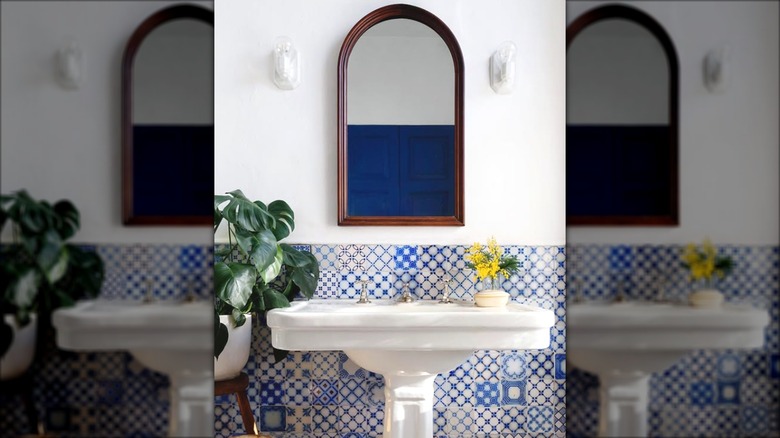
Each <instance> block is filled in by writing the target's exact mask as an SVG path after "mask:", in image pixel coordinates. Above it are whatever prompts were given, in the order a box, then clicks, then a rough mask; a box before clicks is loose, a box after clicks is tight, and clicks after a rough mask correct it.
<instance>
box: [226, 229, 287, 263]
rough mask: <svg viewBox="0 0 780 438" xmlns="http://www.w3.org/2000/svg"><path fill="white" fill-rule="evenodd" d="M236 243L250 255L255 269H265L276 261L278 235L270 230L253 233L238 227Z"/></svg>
mask: <svg viewBox="0 0 780 438" xmlns="http://www.w3.org/2000/svg"><path fill="white" fill-rule="evenodd" d="M236 243H238V247H239V248H241V250H242V252H243V253H244V254H246V255H248V256H249V258H250V260H251V262H252V264H253V265H255V269H257V270H258V271H259V272H262V271H264V270H265V269H266V268H267V267H268V266H270V265H271V264H273V263H274V258H275V257H276V253H277V251H278V248H277V243H276V237H274V233H272V232H271V231H270V230H263V231H260V232H257V233H252V232H249V231H246V230H241V229H236Z"/></svg>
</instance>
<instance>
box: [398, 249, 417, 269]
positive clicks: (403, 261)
mask: <svg viewBox="0 0 780 438" xmlns="http://www.w3.org/2000/svg"><path fill="white" fill-rule="evenodd" d="M393 261H394V263H395V270H396V271H412V270H414V271H416V270H419V269H420V268H421V264H422V263H421V261H420V260H419V257H418V247H417V246H415V245H398V246H396V247H395V255H394V257H393Z"/></svg>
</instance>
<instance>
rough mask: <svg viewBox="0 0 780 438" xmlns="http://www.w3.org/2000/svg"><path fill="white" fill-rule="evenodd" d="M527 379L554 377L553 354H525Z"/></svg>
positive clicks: (536, 352)
mask: <svg viewBox="0 0 780 438" xmlns="http://www.w3.org/2000/svg"><path fill="white" fill-rule="evenodd" d="M526 358H527V368H528V377H529V378H530V377H533V376H536V377H541V378H545V377H549V378H554V377H555V359H554V353H548V352H546V351H539V350H529V351H528V352H527V353H526Z"/></svg>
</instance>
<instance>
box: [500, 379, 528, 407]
mask: <svg viewBox="0 0 780 438" xmlns="http://www.w3.org/2000/svg"><path fill="white" fill-rule="evenodd" d="M527 385H528V381H527V380H502V381H501V401H500V403H501V406H525V405H527V404H528V401H527V398H526V397H527V392H528V391H527V389H526V387H527Z"/></svg>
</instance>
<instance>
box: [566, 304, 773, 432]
mask: <svg viewBox="0 0 780 438" xmlns="http://www.w3.org/2000/svg"><path fill="white" fill-rule="evenodd" d="M566 319H567V340H566V341H567V358H568V360H570V361H571V364H572V365H574V366H576V367H578V368H581V369H583V370H585V371H588V372H591V373H594V374H596V375H598V376H599V379H600V385H601V387H600V389H599V395H600V414H599V432H598V433H599V436H602V437H625V436H632V437H643V436H647V402H648V400H647V399H648V381H649V378H650V374H652V373H654V372H660V371H663V370H665V369H666V368H668V367H670V366H671V365H673V364H674V363H675V362H676V361H677V360H679V359H680V358H681V357H682V356H684V355H685V354H687V353H689V352H690V351H692V350H697V349H720V348H730V349H735V348H760V347H761V346H763V344H764V328H765V327H766V325H767V324H768V323H769V315H768V313H767V311H765V310H759V309H754V308H751V307H747V306H736V305H724V307H722V308H720V309H697V308H693V307H689V306H684V305H672V304H656V303H641V302H628V303H585V304H570V305H569V306H568V309H567V314H566Z"/></svg>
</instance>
